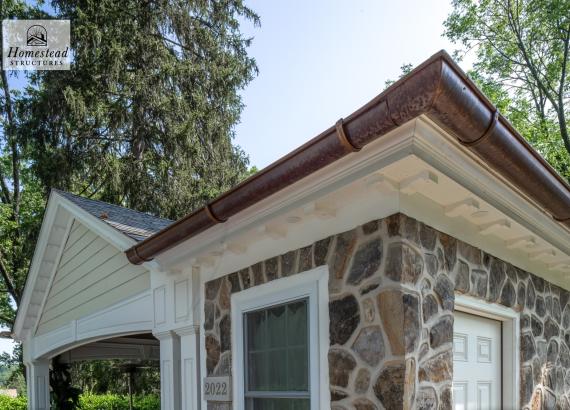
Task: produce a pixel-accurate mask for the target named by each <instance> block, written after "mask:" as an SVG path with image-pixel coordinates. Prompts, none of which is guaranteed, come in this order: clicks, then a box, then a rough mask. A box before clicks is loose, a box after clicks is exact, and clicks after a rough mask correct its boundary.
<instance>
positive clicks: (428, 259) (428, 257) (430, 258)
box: [425, 253, 438, 278]
mask: <svg viewBox="0 0 570 410" xmlns="http://www.w3.org/2000/svg"><path fill="white" fill-rule="evenodd" d="M425 264H426V270H427V273H428V274H430V275H431V276H433V277H434V278H435V275H437V271H438V263H437V257H436V256H435V255H433V254H431V253H426V254H425Z"/></svg>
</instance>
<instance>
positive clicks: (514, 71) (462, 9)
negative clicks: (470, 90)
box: [444, 0, 570, 180]
mask: <svg viewBox="0 0 570 410" xmlns="http://www.w3.org/2000/svg"><path fill="white" fill-rule="evenodd" d="M452 6H453V11H452V12H451V14H450V15H449V16H448V18H447V20H446V21H445V23H444V25H445V35H446V36H447V37H448V38H449V39H450V40H452V41H454V42H456V43H459V44H461V46H462V50H461V51H458V52H456V55H457V56H458V57H461V56H462V55H463V54H464V53H466V52H474V53H475V56H476V61H475V64H474V67H473V71H472V72H470V73H469V74H470V76H471V77H472V78H473V79H474V80H475V81H476V82H477V84H478V85H479V87H481V88H482V90H483V91H484V92H485V93H486V94H487V96H488V97H489V98H490V99H491V101H493V102H494V103H495V104H496V105H497V106H498V107H499V109H500V111H501V113H502V114H503V115H505V116H506V117H507V118H508V119H509V120H510V121H511V123H512V124H513V125H514V126H515V128H516V129H517V130H518V131H519V132H520V133H521V135H522V136H523V137H525V138H526V139H527V140H528V141H529V142H530V143H531V144H532V145H533V146H534V147H535V148H536V149H537V150H538V151H539V152H540V153H541V154H542V155H543V156H544V157H545V158H546V160H547V161H549V162H550V164H551V165H552V166H553V167H554V168H555V169H556V170H557V171H558V172H559V173H560V174H561V175H562V176H563V177H565V178H566V179H567V180H570V136H569V131H568V115H569V114H570V104H569V100H570V85H569V83H570V70H569V68H570V67H569V64H570V62H569V60H570V59H569V53H570V2H569V1H568V0H515V1H512V0H454V1H453V2H452Z"/></svg>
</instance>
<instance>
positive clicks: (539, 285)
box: [530, 275, 545, 293]
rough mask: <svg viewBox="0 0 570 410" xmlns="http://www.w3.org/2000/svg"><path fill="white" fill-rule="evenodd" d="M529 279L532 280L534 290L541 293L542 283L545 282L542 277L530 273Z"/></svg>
mask: <svg viewBox="0 0 570 410" xmlns="http://www.w3.org/2000/svg"><path fill="white" fill-rule="evenodd" d="M530 279H531V280H532V283H533V285H534V288H535V289H536V291H537V292H538V293H543V292H544V284H545V282H544V279H542V278H539V277H538V276H536V275H530Z"/></svg>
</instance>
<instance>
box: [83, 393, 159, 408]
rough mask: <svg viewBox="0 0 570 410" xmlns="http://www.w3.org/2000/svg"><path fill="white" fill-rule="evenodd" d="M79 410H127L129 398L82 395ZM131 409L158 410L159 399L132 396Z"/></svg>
mask: <svg viewBox="0 0 570 410" xmlns="http://www.w3.org/2000/svg"><path fill="white" fill-rule="evenodd" d="M79 408H80V409H82V410H129V398H128V396H119V395H116V394H105V395H91V394H84V395H82V396H81V397H80V399H79ZM133 408H134V409H135V410H159V409H160V397H159V396H157V395H148V396H133Z"/></svg>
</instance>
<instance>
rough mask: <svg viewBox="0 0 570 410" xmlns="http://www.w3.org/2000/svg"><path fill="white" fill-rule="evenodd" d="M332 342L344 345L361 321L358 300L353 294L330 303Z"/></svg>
mask: <svg viewBox="0 0 570 410" xmlns="http://www.w3.org/2000/svg"><path fill="white" fill-rule="evenodd" d="M329 316H330V326H329V329H330V343H331V345H335V344H338V345H343V344H345V343H346V342H347V341H348V339H350V336H352V334H353V333H354V331H355V330H356V328H357V327H358V324H359V323H360V310H359V307H358V301H357V300H356V298H355V297H354V296H353V295H347V296H345V297H343V298H342V299H337V300H333V301H331V302H330V303H329Z"/></svg>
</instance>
